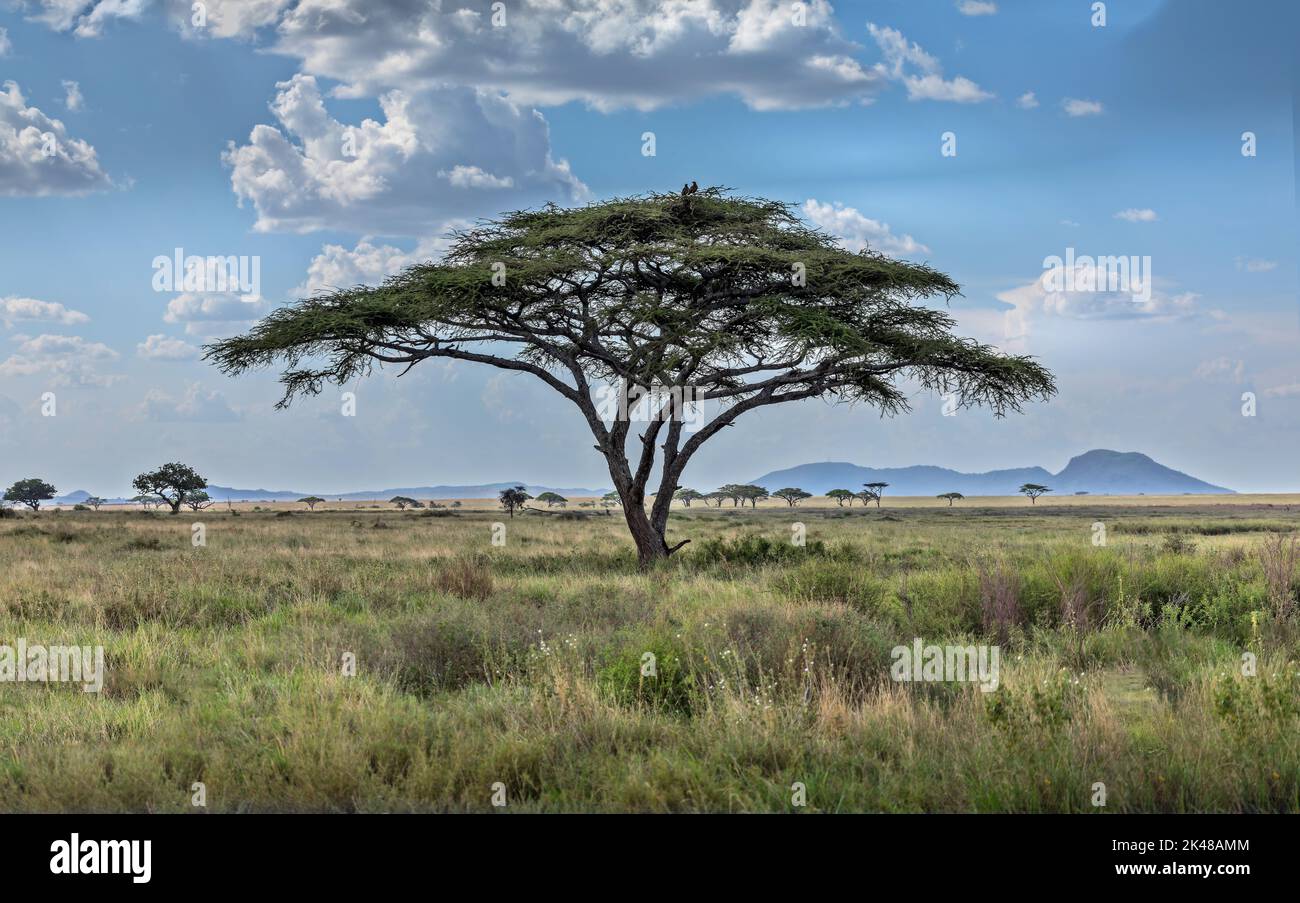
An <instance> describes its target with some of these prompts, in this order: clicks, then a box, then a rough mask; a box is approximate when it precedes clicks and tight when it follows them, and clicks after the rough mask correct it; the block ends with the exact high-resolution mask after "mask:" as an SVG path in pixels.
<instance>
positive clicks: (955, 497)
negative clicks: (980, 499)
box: [935, 492, 966, 508]
mask: <svg viewBox="0 0 1300 903" xmlns="http://www.w3.org/2000/svg"><path fill="white" fill-rule="evenodd" d="M935 498H937V499H947V500H948V507H949V508H951V507H952V503H953V502H957V501H960V500H961V499H964V498H966V496H964V495H962V494H961V493H960V492H945V493H943V495H936V496H935Z"/></svg>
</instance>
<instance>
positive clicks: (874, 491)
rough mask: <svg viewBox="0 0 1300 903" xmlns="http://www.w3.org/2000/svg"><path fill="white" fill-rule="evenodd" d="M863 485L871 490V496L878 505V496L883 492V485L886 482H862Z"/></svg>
mask: <svg viewBox="0 0 1300 903" xmlns="http://www.w3.org/2000/svg"><path fill="white" fill-rule="evenodd" d="M862 485H863V486H865V487H867V488H868V489H870V490H871V497H872V498H874V499H875V500H876V507H877V508H879V507H880V497H881V496H882V495H884V494H885V487H886V486H888V485H889V484H888V483H863V484H862Z"/></svg>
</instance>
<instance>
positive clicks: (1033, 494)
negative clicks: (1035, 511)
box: [1020, 483, 1052, 505]
mask: <svg viewBox="0 0 1300 903" xmlns="http://www.w3.org/2000/svg"><path fill="white" fill-rule="evenodd" d="M1051 491H1052V490H1050V489H1048V488H1047V487H1046V486H1040V485H1038V484H1037V483H1025V484H1024V485H1023V486H1021V487H1020V492H1021V494H1022V495H1027V496H1029V501H1030V502H1031V503H1033V504H1035V505H1037V504H1038V497H1039V496H1040V495H1042V494H1043V493H1045V492H1051Z"/></svg>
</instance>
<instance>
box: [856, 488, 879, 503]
mask: <svg viewBox="0 0 1300 903" xmlns="http://www.w3.org/2000/svg"><path fill="white" fill-rule="evenodd" d="M854 498H859V499H862V504H863V506H864V507H865V506H866V505H869V504H871V503H872V502H875V503H876V507H880V494H879V493H878V492H873V491H872V490H870V489H863V490H860V491H859V492H858V493H857V494H856V495H854Z"/></svg>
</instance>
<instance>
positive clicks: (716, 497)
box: [704, 489, 731, 508]
mask: <svg viewBox="0 0 1300 903" xmlns="http://www.w3.org/2000/svg"><path fill="white" fill-rule="evenodd" d="M729 498H731V496H729V495H728V494H727V493H725V492H723V491H722V490H721V489H715V490H713V491H712V492H710V493H708V494H707V495H706V496H704V504H705V505H707V504H708V503H709V502H713V503H714V504H715V505H717V506H718V507H719V508H721V507H722V503H723V502H725V501H726V500H727V499H729Z"/></svg>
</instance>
